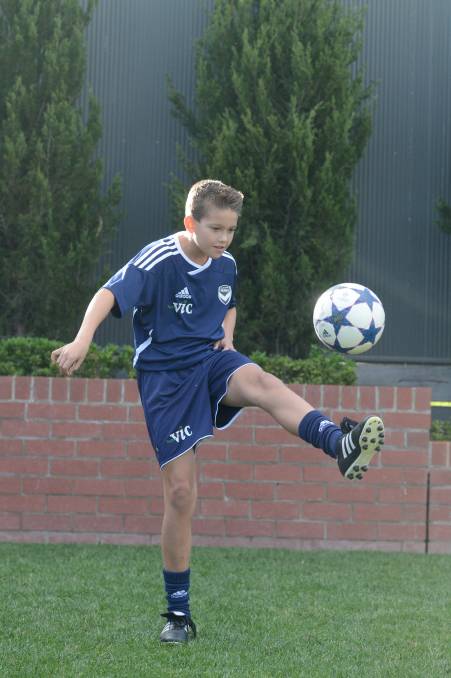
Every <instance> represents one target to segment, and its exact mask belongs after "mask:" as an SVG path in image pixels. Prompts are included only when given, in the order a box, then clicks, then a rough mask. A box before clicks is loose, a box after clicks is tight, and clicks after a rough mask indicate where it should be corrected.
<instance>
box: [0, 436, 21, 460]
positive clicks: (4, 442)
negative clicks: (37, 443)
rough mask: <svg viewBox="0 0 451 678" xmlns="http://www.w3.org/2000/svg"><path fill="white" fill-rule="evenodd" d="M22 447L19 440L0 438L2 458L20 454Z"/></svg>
mask: <svg viewBox="0 0 451 678" xmlns="http://www.w3.org/2000/svg"><path fill="white" fill-rule="evenodd" d="M27 442H28V441H27ZM23 445H24V443H23V441H22V440H20V438H0V454H1V455H2V456H4V455H6V456H7V455H9V454H21V452H22V451H23Z"/></svg>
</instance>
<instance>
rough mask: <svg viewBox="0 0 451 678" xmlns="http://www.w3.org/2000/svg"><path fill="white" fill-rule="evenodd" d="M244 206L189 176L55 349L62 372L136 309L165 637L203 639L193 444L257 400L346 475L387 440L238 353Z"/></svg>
mask: <svg viewBox="0 0 451 678" xmlns="http://www.w3.org/2000/svg"><path fill="white" fill-rule="evenodd" d="M242 203H243V195H242V193H240V192H239V191H237V190H235V189H234V188H232V187H230V186H227V185H225V184H223V183H222V182H220V181H216V180H210V179H206V180H203V181H199V182H198V183H196V184H194V186H192V188H191V189H190V191H189V194H188V197H187V201H186V209H185V219H184V225H185V230H184V231H181V232H179V233H176V234H174V235H170V236H168V237H166V238H162V239H161V240H157V241H155V242H152V243H150V244H149V245H146V246H145V247H144V248H143V249H142V250H141V251H140V252H139V253H138V254H137V255H136V256H135V257H133V258H132V259H131V260H130V261H129V262H128V263H127V264H126V265H125V266H124V267H123V268H121V269H120V270H119V271H118V272H117V273H116V274H115V275H113V277H112V278H111V279H110V280H109V281H108V282H107V283H105V285H104V286H103V287H102V288H101V289H100V290H99V291H98V292H97V293H96V294H95V295H94V297H93V299H92V300H91V302H90V304H89V306H88V308H87V310H86V314H85V316H84V319H83V322H82V324H81V327H80V330H79V332H78V334H77V336H76V338H75V340H74V341H73V342H72V343H70V344H66V345H65V346H63V347H61V348H58V349H56V350H55V351H53V353H52V362H54V363H56V364H58V366H59V369H60V371H61V373H62V374H65V375H71V374H73V373H74V372H75V370H77V369H78V368H79V367H80V365H81V364H82V362H83V360H84V358H85V356H86V354H87V352H88V349H89V346H90V343H91V341H92V339H93V336H94V332H95V331H96V329H97V327H98V326H99V325H100V323H101V322H102V321H103V320H104V319H105V318H106V316H107V315H108V314H109V313H110V312H111V313H112V314H113V315H114V316H115V317H118V318H121V317H122V316H123V315H124V314H125V313H126V312H127V311H128V310H130V309H133V328H134V336H135V356H134V360H133V364H134V366H135V367H136V370H137V382H138V389H139V393H140V396H141V402H142V405H143V409H144V415H145V419H146V423H147V427H148V431H149V437H150V440H151V443H152V446H153V448H154V450H155V453H156V456H157V459H158V462H159V464H160V468H161V478H162V483H163V496H164V515H163V523H162V533H161V549H162V560H163V578H164V584H165V589H166V596H167V602H168V606H167V612H165V613H164V614H163V615H162V616H163V617H165V618H166V620H167V621H166V624H165V626H164V628H163V630H162V632H161V635H160V640H161V641H162V642H175V643H183V642H187V641H188V639H190V638H191V637H194V636H195V635H196V627H195V625H194V622H193V620H192V618H191V612H190V603H189V584H190V553H191V519H192V516H193V513H194V509H195V504H196V472H195V452H196V448H197V446H198V444H199V443H200V441H201V440H203V439H205V438H208V437H209V436H211V435H213V427H216V428H218V429H222V428H226V427H227V426H229V425H230V424H231V423H232V422H233V421H234V419H235V418H236V417H237V416H238V414H239V413H240V410H241V408H243V407H246V406H258V407H261V408H262V409H263V410H265V411H266V412H268V413H269V414H270V415H272V417H273V418H274V419H275V420H276V421H277V422H278V423H279V424H280V425H281V426H283V428H285V429H286V430H287V431H289V432H290V433H292V434H294V435H296V436H300V437H301V438H302V439H303V440H305V441H307V442H308V443H311V444H312V445H314V446H315V447H318V448H322V449H323V450H324V452H325V453H326V454H328V455H329V456H330V457H332V458H333V459H335V460H336V461H337V463H338V470H339V471H340V472H341V474H342V475H343V476H345V477H346V478H349V479H351V480H352V479H353V478H359V479H360V478H362V474H363V473H364V472H366V471H367V468H368V464H369V462H370V460H371V458H372V457H373V455H374V454H375V453H376V452H377V451H379V450H380V448H381V446H382V444H383V437H384V427H383V423H382V421H381V419H380V418H379V417H377V416H370V417H366V418H365V419H364V420H363V421H362V422H361V423H359V424H358V423H357V422H353V421H352V420H344V423H343V422H342V429H343V430H342V429H341V428H339V427H338V426H336V425H335V424H334V423H332V422H331V421H329V419H327V417H325V416H324V415H323V414H322V413H321V412H319V411H318V410H315V409H314V408H313V407H312V406H311V405H309V404H308V403H307V402H306V401H305V400H303V399H302V398H301V397H299V396H298V395H296V394H295V393H293V392H292V391H291V390H290V389H289V388H288V387H287V386H286V385H285V384H283V383H282V381H280V379H278V378H276V377H275V376H273V375H272V374H269V373H267V372H265V371H264V370H262V369H261V368H260V367H259V366H257V365H256V364H255V363H253V362H252V361H251V360H250V359H249V358H248V357H246V356H245V355H242V354H241V353H239V352H238V351H236V350H235V348H234V345H233V334H234V328H235V322H236V313H237V312H236V302H235V292H236V281H237V268H236V263H235V259H234V258H233V256H232V255H231V254H230V253H229V252H228V251H227V248H228V247H229V245H230V244H231V242H232V240H233V236H234V233H235V231H236V228H237V223H238V218H239V216H240V214H241V209H242ZM200 453H201V452H200Z"/></svg>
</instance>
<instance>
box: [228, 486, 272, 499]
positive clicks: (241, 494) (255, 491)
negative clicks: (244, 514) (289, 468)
mask: <svg viewBox="0 0 451 678" xmlns="http://www.w3.org/2000/svg"><path fill="white" fill-rule="evenodd" d="M224 493H225V496H226V497H235V498H237V499H272V498H273V497H274V485H272V484H271V483H230V482H227V483H224Z"/></svg>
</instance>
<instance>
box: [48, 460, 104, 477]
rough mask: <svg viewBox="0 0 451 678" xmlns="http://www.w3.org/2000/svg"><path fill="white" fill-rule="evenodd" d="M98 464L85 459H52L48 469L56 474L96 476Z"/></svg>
mask: <svg viewBox="0 0 451 678" xmlns="http://www.w3.org/2000/svg"><path fill="white" fill-rule="evenodd" d="M98 468H99V464H98V462H97V461H87V460H85V459H54V460H52V461H51V462H50V470H51V473H52V474H53V475H56V476H96V475H97V472H98Z"/></svg>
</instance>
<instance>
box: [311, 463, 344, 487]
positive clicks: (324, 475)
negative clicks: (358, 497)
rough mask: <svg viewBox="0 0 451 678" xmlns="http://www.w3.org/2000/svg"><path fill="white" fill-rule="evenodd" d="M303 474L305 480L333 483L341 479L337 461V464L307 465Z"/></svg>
mask: <svg viewBox="0 0 451 678" xmlns="http://www.w3.org/2000/svg"><path fill="white" fill-rule="evenodd" d="M303 475H304V481H305V482H318V481H322V482H327V483H333V482H337V481H338V480H340V479H341V476H340V472H339V471H338V469H337V468H336V463H335V466H333V465H330V466H306V467H305V468H304V469H303ZM343 482H344V481H343ZM347 482H349V481H347Z"/></svg>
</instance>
